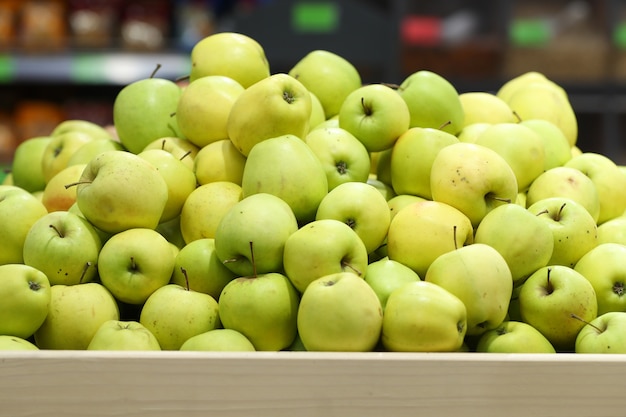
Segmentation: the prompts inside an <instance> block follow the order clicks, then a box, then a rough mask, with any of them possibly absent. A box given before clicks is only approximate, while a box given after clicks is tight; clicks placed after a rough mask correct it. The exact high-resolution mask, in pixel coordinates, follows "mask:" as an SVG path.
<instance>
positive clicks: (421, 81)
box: [398, 70, 465, 135]
mask: <svg viewBox="0 0 626 417" xmlns="http://www.w3.org/2000/svg"><path fill="white" fill-rule="evenodd" d="M398 94H400V96H401V97H402V98H403V99H404V101H406V103H407V106H408V108H409V112H410V113H411V122H410V125H409V126H410V127H431V128H433V129H442V130H445V131H446V132H448V133H451V134H453V135H456V134H457V133H459V132H460V131H461V129H462V128H463V124H464V121H465V114H464V112H463V105H462V104H461V100H460V99H459V93H458V92H457V90H456V88H455V87H454V85H452V83H450V82H449V81H448V80H447V79H445V78H444V77H442V76H441V75H439V74H437V73H435V72H433V71H428V70H418V71H416V72H414V73H412V74H410V75H409V76H407V77H406V78H405V79H404V80H403V81H402V83H401V84H400V86H399V87H398Z"/></svg>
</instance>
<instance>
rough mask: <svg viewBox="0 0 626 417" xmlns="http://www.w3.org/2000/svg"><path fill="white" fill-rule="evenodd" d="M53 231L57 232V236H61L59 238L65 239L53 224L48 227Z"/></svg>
mask: <svg viewBox="0 0 626 417" xmlns="http://www.w3.org/2000/svg"><path fill="white" fill-rule="evenodd" d="M48 226H49V227H50V228H51V229H52V230H54V231H55V232H57V235H59V237H61V238H63V237H65V235H63V233H62V232H61V231H60V230H59V229H58V228H57V227H56V226H55V225H53V224H50V225H48Z"/></svg>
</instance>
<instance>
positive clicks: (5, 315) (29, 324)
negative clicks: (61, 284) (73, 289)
mask: <svg viewBox="0 0 626 417" xmlns="http://www.w3.org/2000/svg"><path fill="white" fill-rule="evenodd" d="M50 294H51V293H50V281H49V280H48V277H47V276H46V274H45V273H44V272H42V271H40V270H38V269H37V268H34V267H32V266H28V265H24V264H4V265H0V298H1V299H2V303H0V334H1V335H10V336H17V337H20V338H23V339H28V338H29V337H31V336H32V335H33V334H34V333H35V331H36V330H37V329H38V328H39V327H40V326H41V325H42V324H43V322H44V320H45V319H46V316H47V315H48V308H49V305H50V298H51V295H50Z"/></svg>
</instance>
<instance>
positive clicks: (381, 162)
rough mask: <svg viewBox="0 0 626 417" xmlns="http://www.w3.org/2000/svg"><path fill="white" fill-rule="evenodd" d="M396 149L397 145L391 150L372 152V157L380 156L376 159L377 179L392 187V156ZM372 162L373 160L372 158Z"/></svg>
mask: <svg viewBox="0 0 626 417" xmlns="http://www.w3.org/2000/svg"><path fill="white" fill-rule="evenodd" d="M400 136H402V135H400ZM396 142H397V141H396ZM394 147H395V144H394V146H393V147H391V148H389V149H385V150H384V151H379V152H370V155H373V154H377V155H378V156H377V158H376V170H375V172H374V174H375V178H376V179H377V180H379V181H381V182H383V183H385V184H386V185H388V186H391V185H392V183H393V181H392V179H391V156H392V155H393V148H394ZM370 160H371V156H370ZM394 192H395V191H394Z"/></svg>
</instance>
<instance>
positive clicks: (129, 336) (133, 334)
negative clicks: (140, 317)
mask: <svg viewBox="0 0 626 417" xmlns="http://www.w3.org/2000/svg"><path fill="white" fill-rule="evenodd" d="M87 350H123V351H128V350H142V351H144V350H145V351H148V350H161V346H159V341H158V340H157V338H156V337H155V336H154V335H153V334H152V332H150V330H148V329H147V328H146V327H145V326H144V325H143V324H141V323H139V322H138V321H135V320H107V321H105V322H104V323H102V324H101V325H100V327H98V330H96V334H94V335H93V338H92V339H91V342H89V345H87Z"/></svg>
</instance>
